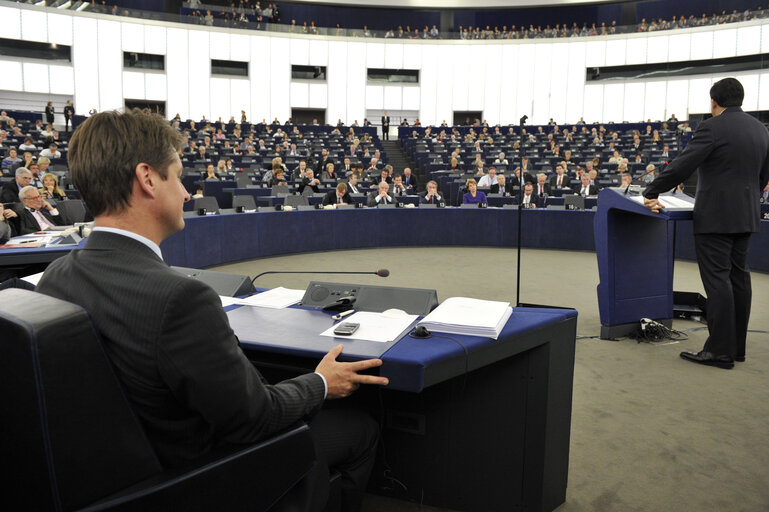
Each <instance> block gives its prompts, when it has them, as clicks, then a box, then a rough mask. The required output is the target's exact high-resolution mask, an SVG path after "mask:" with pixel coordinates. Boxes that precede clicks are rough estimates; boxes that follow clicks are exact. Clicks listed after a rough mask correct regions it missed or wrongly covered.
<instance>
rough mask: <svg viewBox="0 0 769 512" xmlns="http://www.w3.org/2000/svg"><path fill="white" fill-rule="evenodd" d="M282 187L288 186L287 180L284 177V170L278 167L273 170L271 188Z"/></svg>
mask: <svg viewBox="0 0 769 512" xmlns="http://www.w3.org/2000/svg"><path fill="white" fill-rule="evenodd" d="M282 185H288V182H287V181H286V178H285V177H284V175H283V168H282V167H280V166H278V165H276V166H273V168H272V179H271V180H270V186H271V187H278V186H282Z"/></svg>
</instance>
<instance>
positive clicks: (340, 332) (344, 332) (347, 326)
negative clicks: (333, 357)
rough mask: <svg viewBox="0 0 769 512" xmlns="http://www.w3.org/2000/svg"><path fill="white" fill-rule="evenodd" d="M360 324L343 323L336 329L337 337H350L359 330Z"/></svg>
mask: <svg viewBox="0 0 769 512" xmlns="http://www.w3.org/2000/svg"><path fill="white" fill-rule="evenodd" d="M358 327H360V324H356V323H353V322H342V323H341V324H339V325H337V326H336V327H335V328H334V334H336V335H337V336H350V335H351V334H352V333H354V332H355V331H357V330H358Z"/></svg>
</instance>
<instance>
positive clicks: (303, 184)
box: [296, 177, 320, 194]
mask: <svg viewBox="0 0 769 512" xmlns="http://www.w3.org/2000/svg"><path fill="white" fill-rule="evenodd" d="M313 180H315V178H313ZM309 183H310V178H306V177H305V178H302V182H301V183H300V184H299V186H298V187H297V188H296V190H297V192H299V193H300V194H301V193H302V192H304V187H310V188H311V189H312V191H313V192H316V193H317V192H320V189H319V187H318V185H309Z"/></svg>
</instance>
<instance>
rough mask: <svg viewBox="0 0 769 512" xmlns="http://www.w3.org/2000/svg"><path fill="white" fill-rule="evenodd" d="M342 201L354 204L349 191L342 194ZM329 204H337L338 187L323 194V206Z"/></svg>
mask: <svg viewBox="0 0 769 512" xmlns="http://www.w3.org/2000/svg"><path fill="white" fill-rule="evenodd" d="M342 202H343V203H347V204H353V202H352V197H350V194H349V192H345V193H344V195H343V196H342ZM329 204H336V189H334V190H331V191H329V192H328V193H327V194H326V195H325V196H323V206H326V205H329Z"/></svg>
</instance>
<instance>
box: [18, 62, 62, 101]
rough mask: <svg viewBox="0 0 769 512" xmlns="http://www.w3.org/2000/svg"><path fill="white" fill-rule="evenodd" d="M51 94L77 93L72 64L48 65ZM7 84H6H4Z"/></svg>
mask: <svg viewBox="0 0 769 512" xmlns="http://www.w3.org/2000/svg"><path fill="white" fill-rule="evenodd" d="M48 73H49V80H50V82H51V94H67V95H70V96H71V95H72V94H75V71H74V69H72V66H56V65H51V66H48ZM3 85H4V86H5V84H3Z"/></svg>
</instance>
